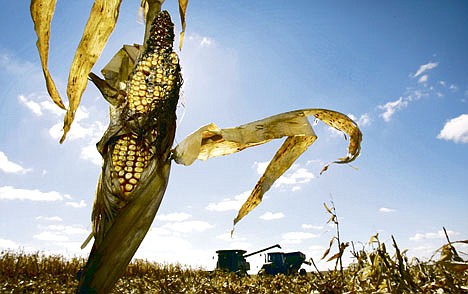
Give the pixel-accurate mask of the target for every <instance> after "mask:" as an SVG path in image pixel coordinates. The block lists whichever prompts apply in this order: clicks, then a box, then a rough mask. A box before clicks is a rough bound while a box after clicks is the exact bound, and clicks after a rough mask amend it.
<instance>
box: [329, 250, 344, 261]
mask: <svg viewBox="0 0 468 294" xmlns="http://www.w3.org/2000/svg"><path fill="white" fill-rule="evenodd" d="M340 256H341V252H338V253H336V254H334V255H333V256H331V257H330V258H329V259H327V261H332V260H333V259H337V258H339V257H340Z"/></svg>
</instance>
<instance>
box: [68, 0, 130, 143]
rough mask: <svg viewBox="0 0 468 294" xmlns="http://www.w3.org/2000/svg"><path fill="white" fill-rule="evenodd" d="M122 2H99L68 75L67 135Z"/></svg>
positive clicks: (111, 0) (93, 10)
mask: <svg viewBox="0 0 468 294" xmlns="http://www.w3.org/2000/svg"><path fill="white" fill-rule="evenodd" d="M120 3H121V0H95V1H94V4H93V7H92V9H91V13H90V16H89V19H88V22H87V23H86V27H85V30H84V33H83V36H82V38H81V41H80V44H79V45H78V48H77V50H76V53H75V57H74V59H73V62H72V65H71V68H70V74H69V76H68V87H67V95H68V100H69V105H68V109H67V113H66V115H65V119H64V125H63V136H62V138H61V139H60V143H62V142H63V141H64V140H65V137H66V135H67V133H68V131H69V130H70V126H71V124H72V122H73V119H74V118H75V112H76V110H77V109H78V106H79V104H80V101H81V96H82V95H83V92H84V90H85V88H86V85H87V84H88V75H89V73H90V72H91V68H92V67H93V66H94V64H95V63H96V61H97V59H98V58H99V56H100V55H101V53H102V50H103V49H104V46H105V45H106V43H107V39H108V38H109V36H110V34H111V33H112V31H113V30H114V27H115V23H116V22H117V17H118V15H119V8H120Z"/></svg>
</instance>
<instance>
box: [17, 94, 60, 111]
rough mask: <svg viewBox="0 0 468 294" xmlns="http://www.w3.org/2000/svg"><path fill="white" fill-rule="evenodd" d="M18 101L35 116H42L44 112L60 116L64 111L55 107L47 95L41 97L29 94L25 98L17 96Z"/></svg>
mask: <svg viewBox="0 0 468 294" xmlns="http://www.w3.org/2000/svg"><path fill="white" fill-rule="evenodd" d="M18 101H19V102H20V103H21V104H23V105H24V106H26V107H27V108H28V109H29V110H31V111H32V113H34V114H35V115H37V116H42V115H43V114H44V112H48V113H50V114H54V115H56V116H61V115H63V114H64V113H65V111H64V110H63V109H61V108H59V107H58V106H57V105H55V104H54V103H53V102H52V101H50V98H49V97H48V96H47V95H41V94H38V93H31V94H29V95H28V96H27V97H26V96H24V95H19V96H18Z"/></svg>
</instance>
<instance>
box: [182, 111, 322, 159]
mask: <svg viewBox="0 0 468 294" xmlns="http://www.w3.org/2000/svg"><path fill="white" fill-rule="evenodd" d="M295 135H298V136H315V133H314V131H313V130H312V128H311V126H310V124H309V122H308V120H307V118H306V117H305V116H304V115H301V114H297V113H292V112H291V113H290V112H288V113H282V114H278V115H275V116H271V117H268V118H265V119H262V120H259V121H255V122H251V123H248V124H245V125H242V126H239V127H236V128H227V129H220V128H219V127H218V126H216V125H215V124H209V125H206V126H203V127H201V128H200V129H198V130H197V131H195V132H194V133H192V134H191V135H189V136H188V137H187V138H185V139H184V140H183V141H182V142H180V144H179V145H177V146H176V148H175V149H174V152H173V159H174V160H175V162H176V163H178V164H183V165H191V164H192V163H193V162H194V161H195V160H196V159H199V160H207V159H209V158H212V157H217V156H223V155H229V154H233V153H236V152H239V151H241V150H244V149H246V148H249V147H252V146H257V145H260V144H264V143H266V142H269V141H271V140H272V139H279V138H282V137H285V136H287V137H290V136H295Z"/></svg>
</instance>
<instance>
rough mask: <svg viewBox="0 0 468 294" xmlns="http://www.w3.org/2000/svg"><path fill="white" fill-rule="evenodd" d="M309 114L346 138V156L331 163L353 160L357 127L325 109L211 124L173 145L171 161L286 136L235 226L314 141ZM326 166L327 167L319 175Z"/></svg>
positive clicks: (186, 160) (357, 143)
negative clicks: (234, 125) (224, 124)
mask: <svg viewBox="0 0 468 294" xmlns="http://www.w3.org/2000/svg"><path fill="white" fill-rule="evenodd" d="M310 115H313V116H315V117H316V118H317V119H320V120H322V121H323V122H325V123H326V124H328V125H330V126H332V127H334V128H336V129H338V130H340V131H343V132H344V133H346V134H347V135H348V136H349V138H350V143H349V146H348V154H347V156H346V157H343V158H339V159H338V160H336V161H334V163H348V162H351V161H353V160H354V159H356V157H357V156H358V155H359V152H360V149H361V147H360V146H361V145H360V143H361V140H362V134H361V131H360V130H359V128H358V126H357V124H356V123H355V122H354V121H353V120H351V119H350V118H349V117H347V116H346V115H344V114H342V113H339V112H336V111H332V110H327V109H302V110H296V111H291V112H286V113H282V114H278V115H275V116H271V117H268V118H265V119H263V120H259V121H255V122H252V123H248V124H246V125H242V126H239V127H237V128H230V129H220V128H218V127H217V126H216V125H215V124H209V125H206V126H204V127H202V128H200V129H198V130H197V131H195V132H194V133H192V134H191V135H189V136H188V137H187V138H186V139H184V140H183V141H182V142H181V143H180V144H179V145H177V146H176V148H175V149H174V152H173V159H174V160H175V161H176V162H177V163H179V164H184V165H190V164H192V163H193V162H194V161H195V160H196V159H200V160H206V159H208V158H211V157H216V156H222V155H228V154H232V153H235V152H238V151H241V150H243V149H245V148H249V147H252V146H256V145H260V144H263V143H266V142H268V141H270V140H272V139H278V138H281V137H288V138H287V139H286V141H285V142H284V143H283V145H282V146H281V148H280V149H279V150H278V152H277V153H276V154H275V156H274V157H273V159H272V161H271V162H270V164H269V166H268V167H267V169H266V170H265V173H264V174H263V175H262V177H261V178H260V180H259V181H258V183H257V185H256V186H255V188H254V189H253V190H252V193H251V195H250V196H249V198H248V199H247V200H246V201H245V203H244V204H243V206H242V207H241V209H240V210H239V213H238V215H237V217H236V218H235V219H234V224H236V223H237V222H239V221H240V220H241V219H242V218H243V217H244V216H246V215H247V214H248V213H249V212H250V211H252V209H254V208H255V207H256V206H257V205H258V204H259V203H260V202H261V201H262V198H263V195H264V193H265V192H266V191H268V189H269V188H270V187H271V185H273V183H274V182H275V181H276V180H277V179H278V178H279V177H280V176H281V175H282V174H284V172H285V171H286V170H287V169H288V168H289V167H290V166H291V165H292V163H294V161H295V160H296V159H297V158H298V157H299V156H300V155H301V154H302V153H303V152H304V151H305V150H306V149H307V148H308V147H309V146H310V145H311V144H312V143H313V142H314V141H315V139H316V138H317V137H316V135H315V133H314V131H313V129H312V127H311V125H310V123H309V121H308V119H307V116H310ZM328 166H329V164H328V165H326V166H325V167H324V169H323V170H322V172H323V171H324V170H326V168H328ZM231 233H232V232H231Z"/></svg>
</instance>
